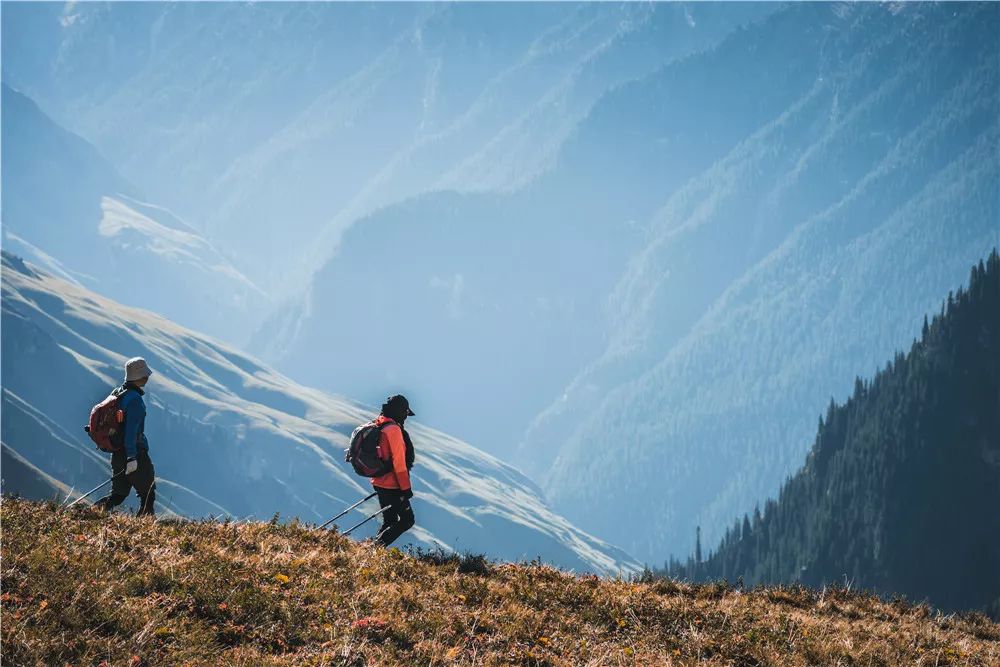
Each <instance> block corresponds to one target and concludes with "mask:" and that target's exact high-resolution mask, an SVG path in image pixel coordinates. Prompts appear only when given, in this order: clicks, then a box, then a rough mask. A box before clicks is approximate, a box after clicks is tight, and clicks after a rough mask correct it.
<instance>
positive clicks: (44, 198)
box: [2, 84, 266, 340]
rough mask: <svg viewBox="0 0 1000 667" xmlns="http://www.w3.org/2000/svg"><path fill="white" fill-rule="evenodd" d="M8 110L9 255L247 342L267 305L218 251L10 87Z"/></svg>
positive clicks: (5, 115)
mask: <svg viewBox="0 0 1000 667" xmlns="http://www.w3.org/2000/svg"><path fill="white" fill-rule="evenodd" d="M2 108H3V120H2V128H3V137H2V142H3V156H2V157H3V166H4V169H3V208H2V216H3V245H4V247H5V248H6V249H7V250H9V251H12V252H17V253H20V254H22V255H24V256H25V257H28V258H29V259H30V260H31V261H33V262H36V263H37V264H39V265H40V266H44V267H45V268H46V269H47V270H49V271H51V272H53V273H56V274H58V275H60V276H62V277H63V278H65V279H67V280H70V281H72V282H75V283H77V284H79V285H82V286H86V287H87V288H88V289H91V290H94V291H98V292H100V293H102V294H105V295H108V296H110V297H112V298H115V299H118V300H120V301H122V302H124V303H127V304H129V305H132V306H141V307H143V308H149V309H152V310H155V311H156V312H159V313H161V314H163V315H164V316H166V317H172V318H176V319H177V320H178V321H180V322H183V323H184V324H187V325H189V326H195V327H199V328H203V329H206V330H208V331H210V332H211V333H213V334H215V335H219V336H222V337H225V338H227V339H229V340H243V339H245V338H246V337H247V330H248V329H249V328H250V327H251V322H252V321H254V319H253V317H252V316H251V313H250V311H251V308H259V307H260V306H261V305H263V304H266V298H265V297H264V294H263V293H262V292H261V290H259V289H258V288H257V287H256V286H255V285H254V284H253V283H251V282H250V280H249V279H247V278H246V277H245V276H244V275H243V274H241V273H240V272H239V271H237V270H236V269H235V268H234V267H233V265H232V264H230V263H229V261H228V260H226V259H225V258H224V257H223V256H222V254H221V253H219V251H218V250H217V249H216V248H215V247H214V246H213V245H212V244H211V243H209V242H208V241H207V240H206V239H205V238H204V237H203V236H202V235H201V234H200V233H199V232H198V231H196V230H195V229H193V228H192V227H191V226H189V225H188V224H186V223H185V222H183V221H182V220H180V219H178V218H177V217H176V216H175V215H173V214H172V213H171V212H170V211H168V210H166V209H164V208H161V207H158V206H154V205H152V204H148V203H145V202H144V197H143V196H142V195H141V194H140V193H139V192H138V189H137V188H136V187H135V186H133V185H132V184H131V183H129V182H128V180H127V179H125V178H124V177H123V176H122V175H121V174H120V173H119V172H118V171H117V170H116V169H115V168H114V167H113V166H112V165H111V164H110V163H109V162H108V161H107V160H105V159H104V157H103V156H102V155H101V154H100V152H99V151H98V150H97V149H96V148H94V146H92V145H91V144H89V143H87V142H86V141H84V140H83V139H82V138H81V137H79V136H77V135H75V134H73V133H71V132H68V131H67V130H65V129H64V128H62V127H60V126H58V125H57V124H56V123H54V122H53V121H52V120H51V119H50V118H49V117H48V116H46V115H45V114H44V113H43V112H42V111H41V110H40V109H39V108H38V106H37V105H36V104H35V103H34V102H32V101H31V100H30V99H28V98H27V97H25V96H24V95H22V94H21V93H19V92H17V91H15V90H13V89H11V88H10V87H8V86H7V85H6V84H4V86H3V93H2Z"/></svg>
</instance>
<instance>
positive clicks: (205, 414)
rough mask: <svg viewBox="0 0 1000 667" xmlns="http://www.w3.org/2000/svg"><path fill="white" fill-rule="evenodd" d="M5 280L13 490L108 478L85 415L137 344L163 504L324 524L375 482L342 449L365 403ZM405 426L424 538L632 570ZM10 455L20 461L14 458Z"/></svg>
mask: <svg viewBox="0 0 1000 667" xmlns="http://www.w3.org/2000/svg"><path fill="white" fill-rule="evenodd" d="M2 280H3V299H2V301H3V321H2V326H3V332H4V335H3V340H2V345H3V359H4V363H3V367H2V388H3V415H4V419H3V424H2V442H3V449H4V461H5V467H4V488H5V490H6V491H7V492H18V491H24V492H32V493H38V491H37V489H38V475H37V474H35V472H34V471H41V472H42V473H44V474H45V475H48V476H50V477H52V478H54V479H56V480H59V482H61V483H62V484H65V485H67V486H70V485H75V486H76V487H77V488H79V489H84V488H86V489H89V488H91V487H94V486H97V484H99V483H100V482H101V481H103V480H105V479H107V476H108V469H109V468H108V465H107V458H106V456H102V455H101V454H100V453H99V452H97V451H96V450H95V448H94V446H93V445H92V443H90V441H89V439H88V438H87V436H86V434H85V433H84V432H83V430H82V425H83V423H84V421H85V420H86V415H87V414H88V413H89V410H90V407H91V406H92V405H93V404H94V403H96V402H97V401H99V400H100V399H101V398H103V396H105V395H106V394H107V392H108V391H109V389H110V388H111V387H112V386H114V384H115V383H116V382H120V375H121V368H123V364H124V361H125V359H126V358H127V357H130V356H135V355H143V356H145V357H146V358H147V359H148V360H149V362H150V365H151V367H152V368H153V369H154V371H155V373H156V375H155V376H154V379H153V381H152V382H151V383H150V386H149V392H148V395H147V406H148V409H149V417H148V419H147V430H148V435H149V437H150V442H151V455H152V458H153V460H154V463H155V465H156V469H157V475H158V494H157V499H158V501H162V504H163V505H164V506H165V507H166V508H167V509H168V510H171V511H173V512H175V513H178V514H183V515H187V516H206V515H208V514H212V515H219V514H221V515H226V516H232V517H244V516H247V515H253V516H257V517H269V516H271V515H273V514H274V513H275V512H280V513H281V514H282V515H283V516H286V517H291V516H297V517H299V518H301V519H302V520H305V521H313V522H321V521H325V520H326V519H327V518H329V517H330V516H333V515H334V514H335V513H336V512H338V511H339V510H340V509H341V508H343V507H346V506H348V505H349V504H351V503H353V502H354V500H356V499H358V498H360V497H362V496H363V495H365V494H366V493H367V488H368V483H367V482H366V481H365V480H363V479H361V478H359V477H356V476H355V475H354V474H353V471H350V469H349V467H348V466H347V465H346V464H345V463H344V462H343V449H344V447H346V440H347V438H348V437H349V435H350V432H351V430H352V429H353V428H354V426H355V425H357V424H359V423H362V422H364V421H365V420H366V419H368V418H370V416H371V412H370V411H369V410H367V409H366V408H365V407H363V406H361V405H358V404H355V403H353V402H350V401H347V400H345V399H342V398H335V397H332V396H329V395H326V394H323V393H321V392H318V391H315V390H312V389H308V388H305V387H302V386H299V385H296V384H294V383H293V382H291V381H290V380H288V379H287V378H285V377H283V376H280V375H278V374H276V373H274V372H273V371H271V370H269V369H267V368H266V367H264V366H262V365H260V364H259V363H258V362H256V361H254V360H253V359H251V358H249V357H246V356H244V355H242V354H241V353H239V352H237V351H235V350H234V349H232V348H229V347H227V346H225V345H224V344H221V343H219V342H217V341H215V340H213V339H211V338H208V337H205V336H202V335H199V334H196V333H194V332H192V331H190V330H188V329H184V328H182V327H179V326H177V325H175V324H173V323H171V322H169V321H168V320H166V319H163V318H161V317H159V316H157V315H154V314H152V313H149V312H147V311H141V310H135V309H130V308H126V307H124V306H120V305H118V304H116V303H114V302H112V301H110V300H108V299H106V298H103V297H100V296H97V295H95V294H93V293H91V292H88V291H87V290H85V289H83V288H82V287H79V286H77V285H73V284H71V283H67V282H65V281H62V280H60V279H58V278H55V277H53V276H51V275H48V274H45V273H43V272H41V271H39V270H37V269H35V268H33V267H32V266H30V265H28V264H25V263H24V262H22V261H21V260H19V259H17V258H15V257H12V256H10V255H8V254H6V253H4V255H3V273H2ZM414 398H415V404H416V405H418V406H419V402H417V401H416V397H414ZM410 431H411V433H412V435H413V439H414V442H415V445H416V447H417V467H416V468H414V471H413V477H414V479H415V480H416V481H415V484H414V488H415V489H416V492H417V496H416V501H415V503H414V507H415V510H416V514H417V521H418V525H417V528H416V529H415V530H414V531H412V533H411V535H412V539H413V540H414V542H415V543H416V544H422V545H424V546H429V545H443V546H446V547H449V548H454V549H459V550H475V551H477V552H483V553H488V554H490V555H491V556H494V557H498V558H506V559H515V560H516V559H520V558H534V557H536V556H537V557H541V558H544V559H545V560H547V561H550V562H554V563H559V564H560V565H561V566H563V567H568V568H573V569H578V570H589V571H597V572H618V571H620V570H621V571H625V572H629V571H634V570H635V569H636V568H637V564H636V562H635V561H633V560H632V559H631V558H629V557H628V556H627V555H626V554H625V553H624V552H622V551H621V550H618V549H616V548H614V547H612V546H610V545H608V544H605V543H603V542H601V541H599V540H595V539H593V538H591V537H590V536H588V535H586V534H584V533H582V532H580V531H579V530H577V529H576V528H574V527H573V526H571V525H570V524H569V523H567V522H566V521H565V520H564V519H562V518H561V517H559V516H558V515H555V514H553V513H552V512H551V511H550V510H549V509H548V508H547V506H546V505H545V503H544V502H543V500H542V499H541V497H540V494H539V492H538V490H537V487H535V486H534V485H533V484H532V483H531V482H529V481H528V480H527V479H526V478H525V477H524V476H523V475H521V474H520V473H518V472H517V471H516V470H514V469H512V468H510V467H508V466H505V465H504V464H502V463H500V462H499V461H497V460H496V459H494V458H491V457H489V456H487V455H485V454H483V453H481V452H479V451H477V450H475V449H473V448H472V447H470V446H469V445H467V444H465V443H463V442H460V441H458V440H455V439H454V438H451V437H449V436H447V435H445V434H443V433H440V432H437V431H434V430H431V429H428V428H426V427H423V426H421V425H419V424H414V425H413V426H412V427H411V428H410ZM9 459H16V460H17V461H23V462H24V465H23V466H21V467H20V468H18V467H14V468H13V469H11V468H8V467H7V465H6V461H8V460H9ZM22 471H24V476H22V475H21V474H20V473H21V472H22ZM28 473H31V474H28ZM26 485H28V486H26ZM374 503H375V501H370V502H369V503H368V504H366V505H365V506H363V507H362V508H361V509H360V510H359V511H358V512H357V513H355V514H354V515H353V516H351V517H348V518H347V519H345V521H349V520H351V519H353V518H358V517H360V516H361V512H363V511H372V505H373V504H374ZM376 507H377V504H376ZM371 525H373V524H369V526H371ZM367 528H368V527H366V529H363V530H367ZM370 534H371V531H370V530H369V531H368V532H363V533H362V535H361V536H364V535H370Z"/></svg>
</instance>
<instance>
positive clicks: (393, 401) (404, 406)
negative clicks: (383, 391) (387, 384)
mask: <svg viewBox="0 0 1000 667" xmlns="http://www.w3.org/2000/svg"><path fill="white" fill-rule="evenodd" d="M385 406H386V407H387V408H389V410H391V411H392V412H395V413H399V412H402V411H404V410H405V411H406V414H407V415H408V416H410V417H416V414H415V413H414V412H413V410H411V409H410V402H409V401H408V400H406V396H403V395H402V394H396V395H395V396H390V397H389V398H387V399H385Z"/></svg>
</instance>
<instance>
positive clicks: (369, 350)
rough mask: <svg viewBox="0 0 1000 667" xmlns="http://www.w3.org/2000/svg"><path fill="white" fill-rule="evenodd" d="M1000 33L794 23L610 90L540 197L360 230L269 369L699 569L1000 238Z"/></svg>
mask: <svg viewBox="0 0 1000 667" xmlns="http://www.w3.org/2000/svg"><path fill="white" fill-rule="evenodd" d="M998 25H1000V13H998V8H997V7H996V6H995V5H987V4H978V5H977V4H969V5H961V6H951V5H949V6H947V7H944V6H933V5H919V6H884V5H879V6H869V5H865V6H860V5H859V6H842V5H835V6H831V5H805V6H791V7H787V8H784V9H782V10H781V11H780V12H777V13H775V14H774V15H772V16H770V17H768V18H767V19H766V20H763V21H761V22H759V23H757V24H755V25H753V26H750V27H747V28H746V29H743V30H739V31H737V32H735V33H734V34H732V35H731V36H730V37H728V38H727V39H726V40H725V41H723V42H722V43H721V44H719V45H718V46H717V47H716V48H714V49H712V50H710V51H708V52H705V53H701V54H697V55H694V56H692V57H689V58H686V59H684V60H682V61H680V62H677V63H673V64H671V65H669V66H666V67H664V68H662V69H660V70H658V71H657V72H655V73H653V74H651V75H649V76H647V77H644V78H642V79H641V80H638V81H635V82H632V83H629V84H626V85H623V86H621V87H619V88H617V89H615V90H614V91H612V92H610V93H608V94H606V95H605V96H604V97H603V98H602V99H601V100H600V102H599V103H598V104H597V105H596V106H595V107H594V108H593V110H592V111H591V113H590V114H589V115H588V117H587V118H586V119H585V121H584V122H583V123H581V125H580V126H579V128H578V130H577V132H576V133H575V134H574V135H573V137H571V139H570V140H569V141H568V142H567V143H566V144H565V145H564V146H563V149H562V151H561V152H560V156H559V159H558V160H557V163H556V166H555V168H554V169H553V170H552V171H550V172H548V173H546V174H545V175H544V176H543V177H541V178H539V179H537V180H536V181H535V182H533V183H532V185H531V186H529V187H526V188H523V189H521V190H520V191H518V192H516V193H512V194H509V195H465V196H459V195H433V196H426V197H422V198H420V199H417V200H414V201H411V202H407V203H404V204H401V205H399V206H395V207H392V208H390V209H388V210H385V211H381V212H379V213H377V214H375V215H373V216H371V217H369V218H367V219H365V220H363V221H361V222H360V223H359V224H357V225H356V226H355V227H354V228H353V229H352V230H351V232H349V233H348V234H347V235H346V236H345V237H344V239H343V242H342V244H341V246H340V249H339V251H338V254H337V256H335V257H334V258H333V259H332V260H331V261H330V262H328V263H327V265H326V266H325V267H324V268H323V269H322V270H321V271H319V272H318V273H317V274H316V276H315V279H314V280H313V282H312V286H311V288H310V290H309V291H308V296H307V297H306V298H304V299H303V300H301V302H299V303H298V304H295V305H293V306H290V307H288V308H286V310H285V311H284V312H283V313H282V314H281V315H280V316H279V317H276V318H274V319H273V320H272V321H271V322H270V323H269V324H268V325H267V326H265V328H264V329H263V330H262V331H261V332H260V333H259V334H258V336H257V338H256V340H255V344H256V345H257V349H261V350H268V351H269V354H273V355H275V358H278V357H279V355H283V358H282V361H281V364H282V368H283V369H285V370H286V371H287V372H289V373H291V374H293V375H296V376H297V377H303V378H306V379H308V381H310V382H315V383H317V384H320V385H321V386H328V387H337V386H341V384H340V383H343V385H342V386H351V387H364V388H365V389H364V390H362V391H361V392H360V393H361V395H365V393H364V392H365V391H367V386H366V382H367V383H369V384H370V385H372V386H375V385H377V384H378V383H379V382H380V381H384V380H383V379H384V378H393V379H396V380H398V381H400V382H401V383H402V384H403V385H405V386H407V387H412V388H417V387H419V388H420V390H421V391H422V392H423V393H424V395H425V396H426V401H425V405H426V406H427V407H426V409H425V413H428V414H429V416H428V418H429V419H431V420H432V421H433V422H435V423H438V424H441V425H446V424H447V426H448V428H449V429H451V430H453V431H454V432H456V433H458V434H460V435H463V436H465V437H471V436H472V434H477V437H479V436H478V434H483V435H482V437H483V440H482V442H483V443H484V446H486V447H488V448H489V450H490V451H493V452H496V453H498V454H500V455H501V456H504V457H512V456H514V450H515V447H516V443H517V442H520V443H521V445H520V448H519V450H518V452H517V455H516V456H517V460H518V462H519V463H520V464H521V465H522V467H523V468H524V469H525V470H527V471H529V473H530V474H532V475H533V476H535V477H536V478H537V479H539V480H544V481H545V489H546V492H547V493H548V494H549V496H550V497H551V498H552V499H553V501H554V502H555V503H556V504H557V506H558V507H559V508H560V509H561V510H562V511H563V512H565V513H567V515H569V516H571V517H573V518H574V519H575V520H577V521H579V522H580V523H581V524H583V525H586V526H588V527H590V528H591V529H592V530H594V531H596V532H598V533H599V534H601V535H603V536H606V537H609V538H613V539H614V540H615V541H618V542H620V543H623V544H627V545H628V547H629V548H630V549H632V550H633V552H634V553H636V554H638V555H639V556H640V558H643V559H648V560H649V561H652V562H660V561H662V559H664V558H665V557H666V556H667V555H668V554H670V553H676V554H686V553H687V551H688V549H689V548H690V546H691V545H692V543H693V539H694V533H695V531H694V528H695V525H696V524H699V523H700V524H701V525H702V526H705V527H706V532H705V536H704V537H705V539H706V542H708V543H711V542H712V541H714V540H716V539H718V538H719V537H720V536H721V526H723V525H725V524H726V523H727V522H728V521H729V519H730V517H732V516H733V515H735V514H737V513H740V512H742V511H745V510H747V509H749V508H752V507H753V503H754V502H755V501H756V500H757V499H759V498H761V497H766V495H767V494H768V493H773V492H774V491H775V490H776V489H777V487H778V485H779V484H780V483H781V481H782V480H783V479H784V478H785V477H786V476H787V475H788V474H790V473H791V472H792V471H793V470H794V469H795V467H796V466H797V465H798V464H799V463H800V462H801V460H802V457H803V456H804V455H805V451H806V448H807V446H808V442H809V438H810V436H811V430H812V428H813V427H814V418H813V417H812V416H811V415H815V414H816V413H817V412H819V411H821V410H822V409H823V406H825V404H826V403H827V402H828V400H829V398H830V396H831V395H844V394H845V392H847V391H848V390H849V389H850V387H851V384H852V382H853V379H854V377H855V374H856V373H857V372H858V371H859V369H860V370H864V369H866V368H874V367H876V366H877V365H878V364H879V363H880V361H881V359H883V358H885V357H886V356H891V355H892V353H893V351H894V350H895V349H897V348H898V347H899V346H900V345H902V344H905V342H906V341H908V340H909V339H910V338H911V337H912V335H913V334H914V333H915V331H913V328H912V322H914V321H919V317H920V316H921V314H922V313H923V312H926V310H928V309H929V308H931V307H933V305H934V303H935V301H936V299H937V298H938V296H939V295H940V294H941V293H942V292H947V290H948V289H952V288H954V287H955V286H956V285H957V284H958V283H959V282H960V281H961V279H962V276H963V274H964V271H965V267H967V266H968V265H969V264H970V263H972V262H974V261H976V260H977V259H978V258H979V257H980V256H982V254H983V253H984V251H985V250H986V249H988V248H989V247H991V246H992V245H993V244H994V243H995V242H996V238H997V233H998V232H997V230H998V215H1000V211H998V204H997V202H998V196H997V194H998V193H997V183H998V182H1000V178H998V177H1000V165H998V158H997V150H996V146H997V142H998V140H1000V121H998V118H1000V101H998V92H997V91H998V90H1000V85H998V84H1000V78H998V72H997V68H998V62H1000V58H998V48H1000V46H998V44H997V41H996V39H995V34H996V30H997V26H998ZM374 248H378V251H377V252H376V253H374V254H373V249H374ZM317 355H319V356H318V357H317ZM580 369H583V370H580ZM525 425H529V426H528V428H527V433H526V435H525V434H524V430H523V429H524V428H525ZM477 441H479V440H477ZM636 506H641V507H642V508H644V509H643V510H642V511H641V512H635V511H633V509H634V508H635V507H636Z"/></svg>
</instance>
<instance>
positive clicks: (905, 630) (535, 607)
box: [2, 498, 1000, 666]
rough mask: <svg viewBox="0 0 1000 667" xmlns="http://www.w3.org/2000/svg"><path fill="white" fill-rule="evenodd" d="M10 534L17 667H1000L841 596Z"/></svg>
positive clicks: (992, 650)
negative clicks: (522, 666)
mask: <svg viewBox="0 0 1000 667" xmlns="http://www.w3.org/2000/svg"><path fill="white" fill-rule="evenodd" d="M2 521H3V560H2V567H3V575H2V587H3V595H2V603H3V614H2V626H3V644H2V652H3V659H4V663H5V664H11V665H32V664H39V665H63V664H74V665H80V664H83V665H98V664H108V665H109V666H113V665H142V664H150V665H171V664H195V665H208V664H212V665H215V664H228V665H269V664H274V665H345V664H346V665H417V664H420V665H424V664H438V665H445V664H448V665H450V664H483V665H489V664H530V665H571V664H572V665H584V664H592V665H654V664H677V665H687V664H710V665H764V664H772V665H779V664H780V665H807V664H813V665H902V664H906V665H948V664H951V665H957V664H962V665H991V664H994V665H995V664H998V663H1000V625H997V624H995V623H992V622H990V621H988V620H987V619H986V618H985V617H983V616H980V615H968V616H962V617H956V616H938V615H934V614H932V613H931V612H929V610H928V609H927V608H926V607H922V606H911V605H909V604H906V603H903V602H898V601H897V602H883V601H880V600H879V599H877V598H874V597H871V596H869V595H866V594H864V593H860V592H855V591H848V590H843V589H838V590H833V589H827V590H824V591H814V590H808V589H801V588H796V589H790V588H760V589H755V590H752V591H743V590H740V589H738V588H735V587H731V586H726V585H721V584H708V585H687V584H682V583H675V582H671V581H666V580H663V581H649V582H639V581H636V582H630V581H624V580H620V579H601V578H597V577H594V576H582V577H581V576H574V575H570V574H567V573H564V572H561V571H559V570H556V569H553V568H551V567H547V566H542V565H538V564H532V563H526V564H498V563H490V562H488V561H486V560H484V559H482V558H479V557H474V556H466V557H458V556H450V557H449V556H443V555H435V554H415V555H411V554H405V553H401V552H399V551H398V550H394V549H390V550H385V549H380V548H376V547H374V546H371V545H370V544H367V543H361V544H358V543H356V542H353V541H351V540H349V539H347V538H344V537H342V536H340V535H338V534H337V533H336V532H323V531H318V530H315V529H313V528H310V527H306V526H303V525H297V524H290V525H279V524H271V523H248V524H239V525H236V524H219V523H208V522H189V521H179V520H167V521H159V522H153V521H149V520H142V519H134V518H131V517H128V516H125V515H123V514H117V515H114V516H112V517H110V518H105V517H102V516H101V515H100V514H99V513H98V512H96V511H95V510H93V509H91V508H83V507H81V508H74V509H73V510H71V511H59V510H57V509H56V508H55V507H54V506H53V505H51V504H49V505H45V504H36V503H31V502H27V501H22V500H16V499H9V498H5V499H4V500H3V503H2Z"/></svg>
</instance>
